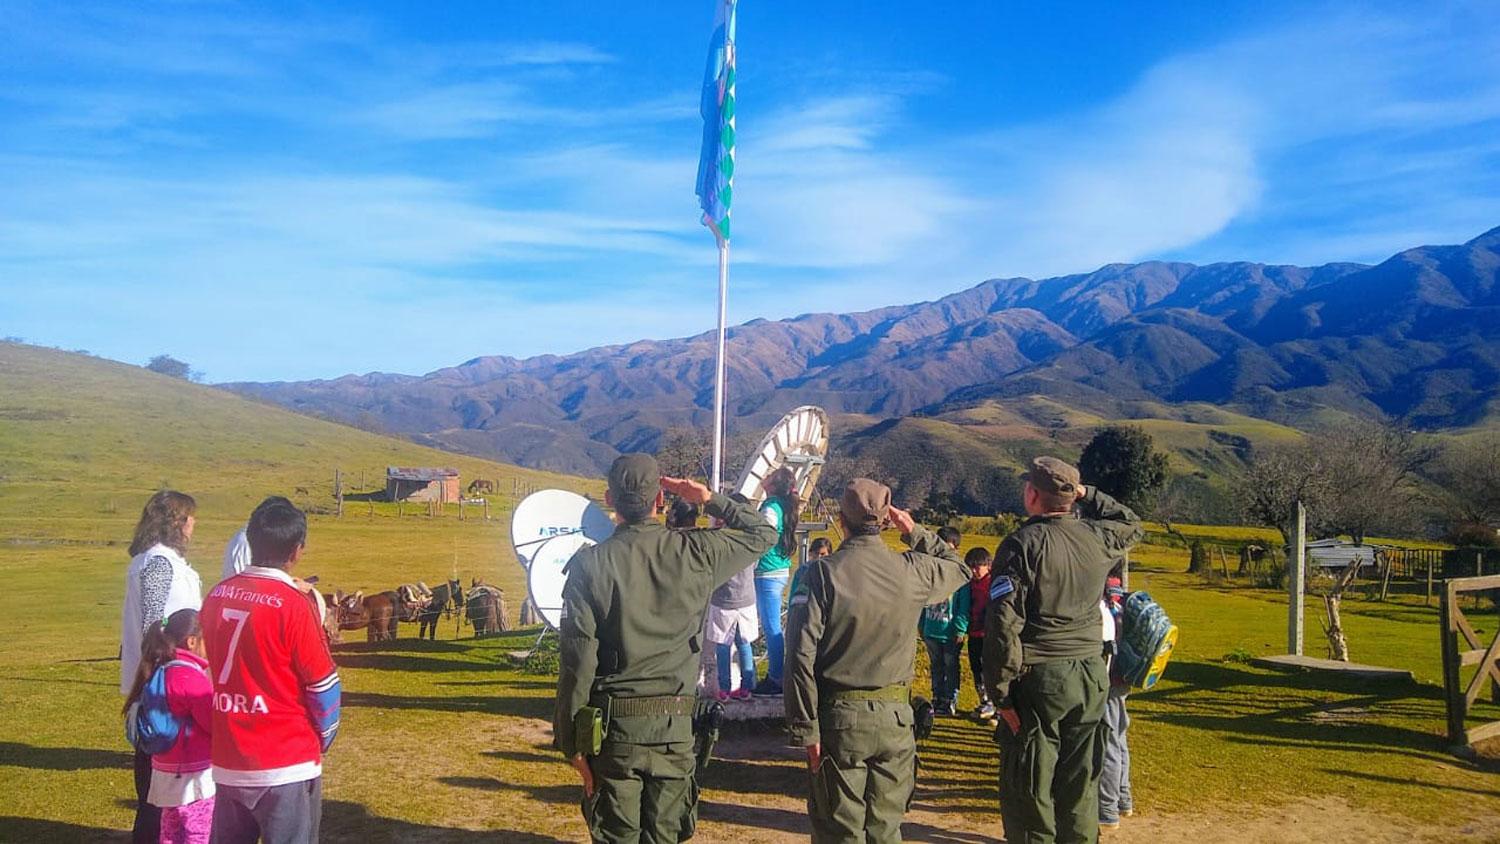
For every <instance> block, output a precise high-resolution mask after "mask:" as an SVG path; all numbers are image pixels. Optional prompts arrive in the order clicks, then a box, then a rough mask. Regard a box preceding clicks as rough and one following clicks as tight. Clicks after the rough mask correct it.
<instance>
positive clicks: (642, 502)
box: [609, 454, 661, 513]
mask: <svg viewBox="0 0 1500 844" xmlns="http://www.w3.org/2000/svg"><path fill="white" fill-rule="evenodd" d="M660 492H661V467H660V466H658V465H657V464H656V458H655V457H652V456H651V455H649V454H622V455H620V456H619V457H616V458H615V462H614V463H611V464H610V467H609V497H610V500H611V501H613V502H614V505H615V509H616V510H620V509H624V510H632V511H637V512H642V513H644V512H646V511H648V510H650V509H651V505H652V504H655V503H656V496H657V493H660Z"/></svg>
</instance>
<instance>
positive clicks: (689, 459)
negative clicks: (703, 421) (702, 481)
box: [656, 428, 713, 478]
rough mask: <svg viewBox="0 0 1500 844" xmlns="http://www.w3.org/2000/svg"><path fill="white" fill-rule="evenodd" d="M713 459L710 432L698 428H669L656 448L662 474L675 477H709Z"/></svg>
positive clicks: (657, 460)
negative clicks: (710, 463) (710, 462)
mask: <svg viewBox="0 0 1500 844" xmlns="http://www.w3.org/2000/svg"><path fill="white" fill-rule="evenodd" d="M711 460H713V443H712V442H711V441H710V440H709V432H708V431H704V430H701V429H698V428H669V429H668V430H667V431H666V433H664V434H662V436H661V444H660V445H658V446H657V449H656V462H657V463H658V464H659V465H660V466H661V471H662V474H664V475H671V476H672V477H675V478H707V477H708V470H709V461H711Z"/></svg>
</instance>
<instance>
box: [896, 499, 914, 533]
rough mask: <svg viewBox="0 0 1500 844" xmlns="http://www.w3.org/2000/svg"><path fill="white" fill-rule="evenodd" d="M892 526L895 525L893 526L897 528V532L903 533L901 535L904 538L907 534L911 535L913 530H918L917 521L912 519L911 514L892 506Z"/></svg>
mask: <svg viewBox="0 0 1500 844" xmlns="http://www.w3.org/2000/svg"><path fill="white" fill-rule="evenodd" d="M891 524H893V525H895V526H896V530H899V531H901V535H902V536H906V535H907V534H909V533H911V532H912V531H913V530H915V529H916V527H917V520H916V519H913V518H912V517H911V514H910V513H908V512H906V511H905V510H902V509H901V508H900V507H897V506H896V505H894V504H892V505H891Z"/></svg>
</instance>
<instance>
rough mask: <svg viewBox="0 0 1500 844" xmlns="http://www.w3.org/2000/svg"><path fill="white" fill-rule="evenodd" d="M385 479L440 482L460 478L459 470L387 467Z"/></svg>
mask: <svg viewBox="0 0 1500 844" xmlns="http://www.w3.org/2000/svg"><path fill="white" fill-rule="evenodd" d="M385 477H386V479H387V480H392V481H440V480H443V479H444V478H456V477H458V470H457V469H417V468H411V467H409V466H387V467H386V469H385Z"/></svg>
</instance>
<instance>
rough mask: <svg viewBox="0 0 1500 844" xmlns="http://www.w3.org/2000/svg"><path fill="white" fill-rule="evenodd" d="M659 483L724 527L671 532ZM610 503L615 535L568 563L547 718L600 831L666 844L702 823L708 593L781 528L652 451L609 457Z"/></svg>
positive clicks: (592, 830) (607, 837)
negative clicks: (698, 730)
mask: <svg viewBox="0 0 1500 844" xmlns="http://www.w3.org/2000/svg"><path fill="white" fill-rule="evenodd" d="M663 491H666V492H670V493H672V494H674V495H677V496H678V497H679V498H681V499H682V500H683V501H686V502H688V503H690V504H697V505H702V506H703V507H704V509H705V510H706V511H707V512H708V514H709V515H710V516H713V517H716V518H718V519H720V520H722V522H723V525H724V526H723V528H721V529H718V530H686V531H682V530H668V529H667V528H666V527H664V526H663V525H662V524H661V523H660V522H658V521H657V515H658V514H659V513H660V512H661V509H662V506H663V504H664V499H663ZM606 501H607V503H609V505H610V506H611V507H613V508H614V510H615V513H616V515H617V517H618V520H619V522H620V524H619V526H618V527H617V528H616V529H615V533H614V535H613V536H611V537H610V538H609V539H606V540H604V541H603V542H601V543H599V544H598V545H594V546H592V547H589V548H584V549H582V550H580V551H579V552H578V553H577V554H575V555H574V556H573V559H572V560H571V561H570V562H569V563H568V579H567V582H566V584H565V585H564V587H563V612H562V630H561V640H562V641H561V646H560V650H561V653H560V656H561V663H562V665H561V671H560V673H559V675H558V678H557V710H556V715H555V717H554V719H553V724H552V727H553V732H554V736H555V737H556V742H557V745H558V748H559V749H560V750H562V752H563V753H564V755H566V756H567V758H568V759H569V760H570V761H571V762H572V764H573V767H574V768H576V769H577V770H578V775H579V777H580V778H581V779H582V780H583V792H584V799H583V810H584V812H583V813H584V820H585V821H587V823H588V826H589V834H590V835H591V836H592V837H593V840H595V841H599V842H611V844H614V842H635V841H643V842H660V844H669V842H677V841H683V840H687V839H688V838H691V837H692V835H693V827H694V826H695V824H696V817H697V801H698V786H697V782H696V781H695V778H694V765H695V756H694V747H693V713H694V703H695V689H694V687H695V685H696V681H697V676H698V661H699V653H700V652H701V650H702V648H703V643H702V642H701V641H700V640H699V637H700V636H701V633H702V630H703V614H704V612H705V610H706V609H707V607H708V598H709V595H710V594H711V593H712V592H713V590H714V589H715V588H716V587H718V586H719V585H720V584H722V583H724V582H725V581H727V580H728V579H729V578H730V577H732V576H733V575H734V574H735V573H737V572H739V571H740V570H742V569H744V568H746V567H747V566H751V565H754V563H755V561H756V560H757V559H758V558H759V557H760V555H761V554H762V553H764V552H765V550H766V549H767V548H770V547H771V545H772V544H773V543H775V542H776V529H775V528H774V527H771V526H770V525H769V524H767V523H766V521H765V519H763V518H762V517H761V516H760V514H759V513H757V512H756V511H755V509H754V508H752V507H749V506H747V505H744V504H738V503H736V502H734V501H731V500H730V499H729V498H727V497H725V496H723V495H720V494H717V493H712V492H710V491H709V489H708V487H706V486H704V485H703V484H700V483H696V482H694V481H690V480H683V479H680V478H670V477H667V478H664V477H661V474H660V470H659V469H658V467H657V463H656V460H655V458H653V457H651V456H650V455H646V454H626V455H623V456H621V457H620V458H618V459H616V460H615V462H614V464H613V465H612V466H610V469H609V492H608V497H607V499H606ZM596 712H597V714H598V716H599V720H598V721H597V722H591V720H590V719H591V718H592V717H593V716H594V714H595V713H596ZM581 715H582V716H583V717H580V716H581ZM601 735H602V739H600V738H599V737H600V736H601ZM596 739H597V740H598V744H597V746H593V745H594V742H595V741H596Z"/></svg>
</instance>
